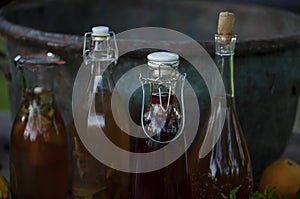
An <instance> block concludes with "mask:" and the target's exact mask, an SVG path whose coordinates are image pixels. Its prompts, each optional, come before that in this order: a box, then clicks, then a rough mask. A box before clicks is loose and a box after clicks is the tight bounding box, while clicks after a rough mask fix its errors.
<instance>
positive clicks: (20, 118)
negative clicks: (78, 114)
mask: <svg viewBox="0 0 300 199" xmlns="http://www.w3.org/2000/svg"><path fill="white" fill-rule="evenodd" d="M30 95H32V94H30ZM42 95H44V96H43V97H44V98H43V99H46V98H48V99H49V97H50V98H51V95H52V94H51V93H47V92H43V93H41V94H39V95H36V94H35V96H34V98H36V99H37V98H39V97H42ZM47 95H48V96H47ZM24 96H25V98H26V97H29V95H27V94H25V95H24ZM31 97H32V96H31ZM29 100H30V99H23V101H22V102H24V104H23V105H25V106H22V107H21V109H20V111H19V113H18V115H17V117H16V119H15V122H14V125H13V128H12V134H11V149H10V151H11V152H10V153H11V154H10V169H11V188H12V198H22V199H23V198H30V199H35V198H46V199H47V198H49V199H50V198H57V199H60V198H66V197H67V190H68V171H67V169H68V154H67V135H66V132H65V129H64V125H63V121H62V118H61V117H60V115H59V114H58V113H57V110H56V107H53V106H52V107H50V108H49V107H47V108H45V109H46V110H48V111H47V112H40V113H39V114H35V115H33V116H32V117H31V119H29V118H28V115H26V114H24V112H25V113H26V112H27V113H28V112H30V109H32V107H31V108H29V106H28V105H29V104H27V103H28V101H29ZM39 100H41V99H39ZM39 103H40V105H44V106H48V104H43V101H39ZM26 104H27V105H26ZM50 106H51V105H50ZM26 107H27V109H26ZM24 108H25V109H24ZM35 108H37V107H35ZM38 109H39V108H38ZM39 111H42V110H40V109H39ZM49 111H50V112H49ZM39 119H41V121H37V120H39ZM30 122H32V123H31V124H32V126H30V125H29V126H28V123H30ZM26 125H27V127H26ZM37 125H38V128H37ZM37 131H38V132H37ZM25 135H29V136H25ZM31 135H34V136H31Z"/></svg>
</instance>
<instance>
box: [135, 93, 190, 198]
mask: <svg viewBox="0 0 300 199" xmlns="http://www.w3.org/2000/svg"><path fill="white" fill-rule="evenodd" d="M161 99H162V105H163V107H164V108H166V107H167V100H168V94H162V97H161ZM170 105H171V106H172V109H173V110H171V111H170V112H169V114H168V116H167V118H166V123H165V125H164V126H163V128H162V129H161V131H160V133H161V135H159V136H154V137H153V138H154V139H155V140H159V139H161V140H162V141H165V140H170V139H172V138H174V136H175V135H176V133H178V129H179V124H180V119H178V117H177V116H175V115H174V114H175V110H178V109H177V107H175V96H171V100H170ZM150 106H160V99H159V96H158V95H157V94H154V95H152V98H151V105H150ZM149 109H150V108H148V109H147V110H146V112H147V111H149ZM150 122H152V121H151V120H148V119H145V123H146V124H147V125H148V124H149V123H150ZM145 127H146V128H147V126H145ZM135 144H136V145H135V148H136V149H135V150H136V152H138V153H148V152H152V151H156V150H158V149H160V148H162V147H164V146H165V144H161V143H158V142H155V141H153V140H151V139H150V138H138V139H136V143H135ZM186 163H187V161H186V154H184V155H182V156H181V157H180V158H179V159H177V160H176V161H175V162H173V163H171V164H170V165H168V166H167V167H165V168H162V169H159V170H156V171H153V172H147V173H140V174H132V176H133V181H134V184H133V189H132V196H133V198H135V199H140V198H143V199H161V198H164V199H174V198H176V199H181V198H182V199H186V198H190V197H189V179H188V166H187V165H186Z"/></svg>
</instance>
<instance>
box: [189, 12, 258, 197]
mask: <svg viewBox="0 0 300 199" xmlns="http://www.w3.org/2000/svg"><path fill="white" fill-rule="evenodd" d="M226 14H228V13H226ZM220 16H221V15H220ZM230 16H231V14H230ZM219 26H220V20H219ZM235 43H236V35H232V34H225V35H224V34H216V35H215V60H216V65H217V67H218V69H219V72H220V74H221V76H222V79H223V82H224V86H225V90H226V106H225V107H224V106H223V105H222V103H221V101H222V100H224V99H222V97H223V96H212V98H211V107H212V108H211V110H210V116H209V118H208V120H207V122H206V123H205V125H204V128H203V129H202V131H201V132H200V133H201V134H200V135H198V139H197V140H196V143H193V145H192V146H193V148H192V150H191V153H190V158H189V160H190V168H191V169H190V171H191V176H190V179H191V192H192V198H195V199H196V198H197V199H198V198H202V199H205V198H211V199H212V198H214V199H217V198H222V195H221V194H224V195H226V196H229V192H230V190H232V189H234V188H237V187H239V189H238V192H237V198H241V199H243V198H247V197H248V196H249V195H250V193H251V192H252V188H253V177H252V165H251V160H250V156H249V153H248V149H247V145H246V141H245V139H244V135H243V131H242V128H241V126H240V123H239V119H238V115H237V112H236V107H235V97H234V75H233V74H234V61H233V58H234V50H235ZM223 98H224V97H223ZM222 114H223V115H222ZM222 116H224V117H225V123H224V125H223V124H222V121H221V120H222ZM217 131H220V134H219V133H218V132H217ZM207 148H209V149H210V150H207Z"/></svg>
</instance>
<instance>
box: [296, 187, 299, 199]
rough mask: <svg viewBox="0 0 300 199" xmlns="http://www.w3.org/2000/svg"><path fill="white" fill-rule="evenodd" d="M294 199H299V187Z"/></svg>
mask: <svg viewBox="0 0 300 199" xmlns="http://www.w3.org/2000/svg"><path fill="white" fill-rule="evenodd" d="M295 199H300V187H299V189H298V191H297V193H296V197H295Z"/></svg>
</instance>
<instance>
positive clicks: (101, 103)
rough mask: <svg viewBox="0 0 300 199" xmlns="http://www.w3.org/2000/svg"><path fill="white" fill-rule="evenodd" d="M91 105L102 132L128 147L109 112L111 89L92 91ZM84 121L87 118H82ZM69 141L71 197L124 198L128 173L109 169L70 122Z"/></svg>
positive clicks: (125, 137)
mask: <svg viewBox="0 0 300 199" xmlns="http://www.w3.org/2000/svg"><path fill="white" fill-rule="evenodd" d="M95 109H96V115H97V117H98V118H102V119H103V121H100V123H101V128H102V130H103V132H104V133H105V135H106V136H107V137H108V138H109V139H110V141H111V142H113V143H114V144H115V145H117V146H119V147H120V148H123V149H124V150H127V151H129V136H128V135H127V134H126V133H124V132H123V131H122V130H121V129H120V128H118V126H117V124H116V123H115V121H114V118H113V115H112V112H111V93H110V92H109V91H106V90H101V91H99V92H98V93H96V94H95ZM84 119H85V121H87V118H84ZM72 135H73V138H72V142H73V179H72V192H73V193H72V195H73V198H77V199H79V198H82V199H83V198H93V199H110V198H118V199H128V198H129V180H130V176H129V173H125V172H121V171H117V170H115V169H112V168H110V167H108V166H106V165H104V164H103V163H101V162H100V161H98V160H97V159H96V158H94V156H92V155H91V154H90V153H89V152H88V151H87V149H86V148H85V146H84V145H83V143H82V142H81V140H80V138H79V136H78V133H77V131H76V128H75V126H74V124H73V126H72Z"/></svg>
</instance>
